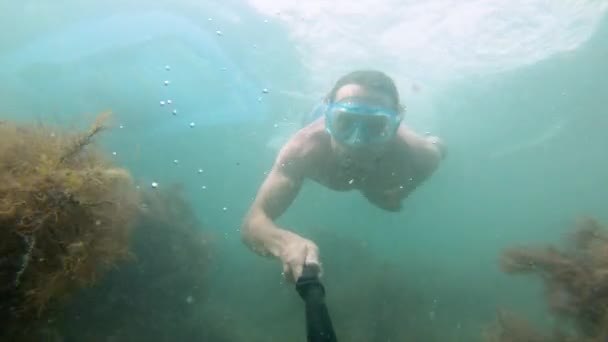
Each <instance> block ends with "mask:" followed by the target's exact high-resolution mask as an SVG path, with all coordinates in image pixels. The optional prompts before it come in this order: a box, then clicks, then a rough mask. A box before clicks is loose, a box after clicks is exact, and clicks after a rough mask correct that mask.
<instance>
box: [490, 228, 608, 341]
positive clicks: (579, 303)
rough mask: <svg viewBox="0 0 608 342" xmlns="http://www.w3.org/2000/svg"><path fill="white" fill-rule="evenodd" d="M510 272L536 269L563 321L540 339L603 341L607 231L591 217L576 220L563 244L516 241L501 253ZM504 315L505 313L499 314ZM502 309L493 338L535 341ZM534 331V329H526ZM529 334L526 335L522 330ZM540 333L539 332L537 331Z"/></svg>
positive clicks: (606, 331)
mask: <svg viewBox="0 0 608 342" xmlns="http://www.w3.org/2000/svg"><path fill="white" fill-rule="evenodd" d="M501 267H502V270H503V271H504V272H505V273H508V274H535V275H538V276H539V277H540V278H541V280H542V281H543V284H544V289H545V300H546V303H547V306H548V309H549V312H550V313H551V314H552V315H553V316H554V317H555V318H556V319H558V321H559V322H560V323H559V324H558V325H556V326H555V328H554V331H553V332H552V333H551V334H547V335H546V336H545V337H544V339H539V341H605V340H606V339H607V338H608V232H606V229H605V228H604V227H602V225H601V224H600V223H599V222H598V221H597V220H595V219H593V218H583V219H581V220H579V221H578V223H577V225H576V229H575V230H574V232H572V233H571V234H569V236H568V243H567V244H566V245H565V246H563V247H562V248H561V249H558V248H556V247H553V246H547V247H513V248H508V249H506V250H505V251H504V252H503V253H502V256H501ZM501 317H502V318H501ZM512 321H513V319H506V318H504V315H499V323H500V324H499V325H500V327H501V328H500V329H499V330H500V332H499V333H498V336H503V337H504V338H498V337H496V334H495V335H494V337H493V338H494V339H493V340H492V339H490V340H492V341H503V342H504V341H512V340H513V341H514V340H517V339H513V338H510V337H509V336H520V337H519V339H518V340H520V341H522V340H525V341H528V340H531V341H536V339H532V337H530V336H531V334H527V335H526V333H525V332H524V331H525V330H526V329H522V328H521V327H522V324H511V323H509V322H512ZM527 330H528V331H531V329H527ZM522 335H525V336H528V337H527V339H522V338H521V336H522ZM537 336H541V335H537Z"/></svg>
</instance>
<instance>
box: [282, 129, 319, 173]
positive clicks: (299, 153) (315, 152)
mask: <svg viewBox="0 0 608 342" xmlns="http://www.w3.org/2000/svg"><path fill="white" fill-rule="evenodd" d="M328 146H329V135H328V134H327V132H326V131H325V126H324V124H323V122H322V121H321V120H317V121H315V122H312V123H311V124H309V125H308V126H305V127H303V128H301V129H300V130H299V131H297V132H296V133H295V134H294V135H293V136H292V137H291V138H290V139H289V140H288V141H287V142H286V143H285V145H283V147H282V148H281V151H280V152H279V156H278V158H277V162H279V163H281V164H285V165H286V164H288V163H289V164H290V165H294V166H296V167H298V168H300V169H302V168H303V167H304V166H307V165H310V164H313V163H315V161H316V160H317V159H318V158H319V157H320V156H321V155H323V154H324V153H325V151H326V150H327V147H328Z"/></svg>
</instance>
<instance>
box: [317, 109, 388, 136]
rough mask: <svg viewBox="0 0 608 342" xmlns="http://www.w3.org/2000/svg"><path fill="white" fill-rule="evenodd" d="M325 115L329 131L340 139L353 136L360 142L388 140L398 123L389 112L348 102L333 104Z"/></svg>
mask: <svg viewBox="0 0 608 342" xmlns="http://www.w3.org/2000/svg"><path fill="white" fill-rule="evenodd" d="M326 115H327V117H326V118H327V122H326V124H327V125H328V129H329V131H330V133H331V134H332V135H333V136H334V137H335V138H337V139H338V140H341V141H350V140H353V138H354V137H355V136H356V140H357V141H358V142H360V143H374V142H379V141H383V140H388V138H390V137H391V135H392V133H393V132H394V130H393V129H394V128H396V125H397V124H398V121H397V120H396V119H395V117H396V115H394V114H393V113H391V112H387V111H383V110H381V109H375V108H371V107H365V106H356V105H350V104H349V105H344V104H340V103H337V104H334V105H333V106H331V107H330V108H329V109H328V111H327V113H326Z"/></svg>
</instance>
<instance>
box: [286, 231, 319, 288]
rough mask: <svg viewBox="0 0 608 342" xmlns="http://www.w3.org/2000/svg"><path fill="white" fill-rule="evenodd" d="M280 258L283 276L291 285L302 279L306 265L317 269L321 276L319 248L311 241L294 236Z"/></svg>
mask: <svg viewBox="0 0 608 342" xmlns="http://www.w3.org/2000/svg"><path fill="white" fill-rule="evenodd" d="M280 257H281V261H282V263H283V276H284V277H285V279H286V280H287V281H289V282H291V283H295V282H296V281H297V280H298V278H300V276H301V275H302V269H303V268H304V265H307V266H311V267H313V268H315V269H316V271H317V274H318V275H319V276H321V273H322V269H321V263H320V262H319V248H318V247H317V245H316V244H315V243H314V242H312V241H310V240H307V239H304V238H302V237H300V236H297V235H292V237H291V239H290V241H289V242H288V243H287V244H286V245H285V246H284V248H283V250H282V252H281V255H280Z"/></svg>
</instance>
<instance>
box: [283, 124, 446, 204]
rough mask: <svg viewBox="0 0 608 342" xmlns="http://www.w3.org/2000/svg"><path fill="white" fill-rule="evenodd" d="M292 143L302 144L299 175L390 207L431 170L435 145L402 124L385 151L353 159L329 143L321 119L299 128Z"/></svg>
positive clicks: (434, 156) (434, 163) (411, 189)
mask: <svg viewBox="0 0 608 342" xmlns="http://www.w3.org/2000/svg"><path fill="white" fill-rule="evenodd" d="M299 135H300V137H299V138H298V139H295V140H294V142H293V143H296V144H302V145H303V146H302V147H301V148H298V149H296V150H299V151H301V153H302V155H301V156H300V158H299V159H300V160H301V161H303V165H301V166H303V169H304V170H305V171H304V174H303V176H304V177H306V178H309V179H312V180H314V181H316V182H318V183H320V184H322V185H324V186H326V187H327V188H329V189H332V190H336V191H349V190H358V191H360V192H361V193H362V194H363V195H364V196H365V197H366V198H367V199H368V200H369V201H370V202H372V203H374V204H375V205H377V206H379V207H381V208H384V209H386V210H390V211H396V210H399V208H400V207H401V200H402V199H403V198H405V197H406V196H407V195H408V194H409V193H410V192H411V191H413V190H414V189H415V188H416V187H417V186H418V185H419V184H420V183H422V182H423V181H424V180H425V179H426V178H428V176H429V175H430V174H431V173H432V172H433V171H434V169H435V168H436V166H437V164H438V161H439V160H438V158H436V153H435V151H436V150H435V149H433V147H431V148H429V146H431V143H430V142H428V140H427V139H425V138H423V137H420V136H418V135H416V134H415V133H414V132H412V131H411V130H409V129H407V128H406V127H405V126H403V125H402V126H401V127H400V128H399V131H398V134H397V137H396V139H395V140H394V141H393V142H392V143H391V145H390V146H388V147H387V149H386V151H385V152H384V153H383V154H382V155H381V156H380V157H377V158H374V159H372V160H371V162H370V161H368V162H366V163H357V162H355V161H353V160H351V159H349V158H348V157H346V156H345V155H343V154H342V153H338V152H337V151H336V149H335V148H334V146H333V145H332V140H331V137H330V136H329V134H328V133H327V132H326V131H325V126H324V123H323V120H317V121H315V122H313V123H311V124H310V125H309V126H307V127H305V128H303V129H302V130H301V131H300V133H299Z"/></svg>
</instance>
